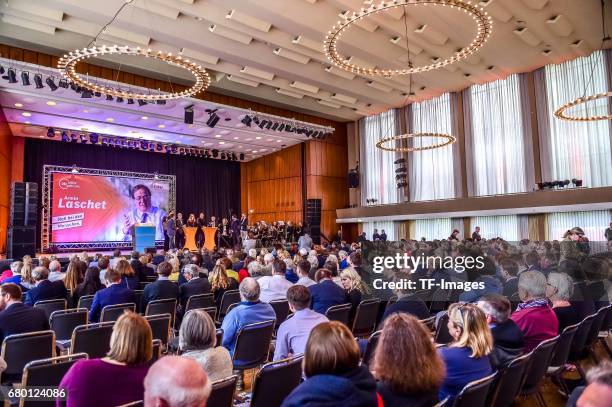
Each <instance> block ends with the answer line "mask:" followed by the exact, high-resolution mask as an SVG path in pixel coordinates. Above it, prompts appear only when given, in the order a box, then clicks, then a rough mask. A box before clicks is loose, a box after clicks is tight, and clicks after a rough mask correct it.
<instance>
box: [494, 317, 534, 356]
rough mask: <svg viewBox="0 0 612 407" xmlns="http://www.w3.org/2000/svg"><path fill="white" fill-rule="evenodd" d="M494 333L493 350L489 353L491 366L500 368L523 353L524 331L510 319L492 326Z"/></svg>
mask: <svg viewBox="0 0 612 407" xmlns="http://www.w3.org/2000/svg"><path fill="white" fill-rule="evenodd" d="M491 334H492V335H493V352H491V354H490V355H489V360H490V361H491V366H493V368H498V367H499V366H502V365H505V364H506V363H508V362H510V361H511V360H512V359H514V358H516V357H517V356H519V355H521V354H522V353H523V348H524V347H525V340H524V338H523V332H522V331H521V329H520V328H519V327H518V326H517V325H516V323H514V321H513V320H511V319H509V320H507V321H506V322H502V323H501V324H495V325H494V326H491Z"/></svg>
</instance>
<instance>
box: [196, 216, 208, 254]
mask: <svg viewBox="0 0 612 407" xmlns="http://www.w3.org/2000/svg"><path fill="white" fill-rule="evenodd" d="M196 224H197V226H198V230H197V232H196V245H197V246H198V249H201V248H202V246H204V231H203V230H202V228H205V227H206V217H205V216H204V212H200V215H198V219H197V221H196Z"/></svg>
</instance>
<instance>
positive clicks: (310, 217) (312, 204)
mask: <svg viewBox="0 0 612 407" xmlns="http://www.w3.org/2000/svg"><path fill="white" fill-rule="evenodd" d="M305 212H306V213H305V214H304V217H305V220H306V223H308V224H309V225H311V224H313V223H321V200H320V199H307V200H306V211H305Z"/></svg>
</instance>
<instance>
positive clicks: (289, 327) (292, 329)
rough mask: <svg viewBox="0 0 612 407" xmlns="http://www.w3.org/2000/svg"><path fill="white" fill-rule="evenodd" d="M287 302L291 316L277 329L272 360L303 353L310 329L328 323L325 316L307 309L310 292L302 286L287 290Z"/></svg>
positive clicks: (297, 285)
mask: <svg viewBox="0 0 612 407" xmlns="http://www.w3.org/2000/svg"><path fill="white" fill-rule="evenodd" d="M287 301H288V302H289V310H290V311H291V312H293V316H292V317H291V318H289V319H287V320H286V321H285V322H283V323H282V324H280V326H279V327H278V332H277V334H276V348H275V349H274V360H280V359H285V358H287V357H289V356H294V355H299V354H301V353H304V349H305V348H306V342H307V341H308V336H309V335H310V332H311V331H312V329H313V328H314V327H315V326H317V325H319V324H320V323H323V322H327V321H328V319H327V317H326V316H324V315H321V314H319V313H318V312H315V311H313V310H311V309H310V308H309V307H310V291H308V288H306V287H304V286H303V285H299V284H296V285H294V286H292V287H290V288H289V290H287Z"/></svg>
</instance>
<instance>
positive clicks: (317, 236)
mask: <svg viewBox="0 0 612 407" xmlns="http://www.w3.org/2000/svg"><path fill="white" fill-rule="evenodd" d="M309 230H310V237H311V238H312V242H313V243H314V244H321V224H320V223H317V224H316V225H310V228H309Z"/></svg>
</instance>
